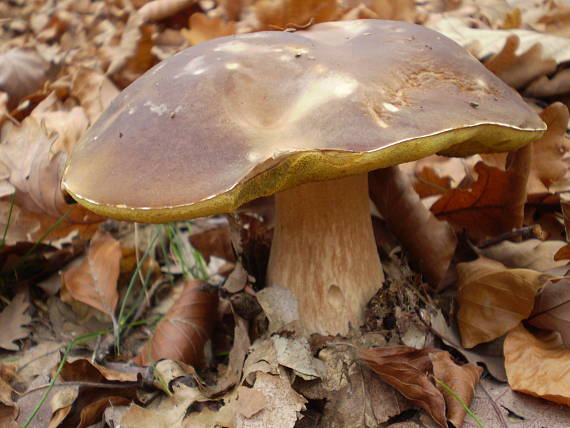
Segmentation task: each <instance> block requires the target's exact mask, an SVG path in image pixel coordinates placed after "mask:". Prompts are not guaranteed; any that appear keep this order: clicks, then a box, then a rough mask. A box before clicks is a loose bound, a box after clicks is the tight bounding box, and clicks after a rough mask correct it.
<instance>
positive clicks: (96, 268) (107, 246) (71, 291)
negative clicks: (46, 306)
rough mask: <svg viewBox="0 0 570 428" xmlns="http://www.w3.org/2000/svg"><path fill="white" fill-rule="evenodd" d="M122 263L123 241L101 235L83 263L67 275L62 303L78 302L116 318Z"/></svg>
mask: <svg viewBox="0 0 570 428" xmlns="http://www.w3.org/2000/svg"><path fill="white" fill-rule="evenodd" d="M120 260H121V247H120V244H119V241H117V240H116V239H114V238H113V237H112V236H111V235H110V234H109V233H107V232H97V233H96V234H95V236H93V238H92V239H91V243H90V245H89V250H88V251H87V256H86V257H85V259H84V260H83V262H82V263H81V264H78V265H75V266H73V267H71V268H70V269H69V270H67V271H66V272H64V273H63V275H62V281H63V285H62V299H63V300H66V301H68V302H71V301H73V300H78V301H80V302H83V303H85V304H87V305H89V306H92V307H94V308H95V309H98V310H99V311H101V312H103V313H105V314H107V315H109V316H110V317H111V318H114V316H115V308H116V307H117V303H118V301H119V293H118V291H117V280H118V279H119V270H120Z"/></svg>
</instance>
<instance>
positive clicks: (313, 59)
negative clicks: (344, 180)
mask: <svg viewBox="0 0 570 428" xmlns="http://www.w3.org/2000/svg"><path fill="white" fill-rule="evenodd" d="M544 130H545V125H544V123H543V122H542V121H541V119H540V118H539V116H538V115H537V114H536V113H535V112H534V111H533V110H532V109H531V108H529V107H528V106H527V105H526V104H525V102H524V101H523V100H522V99H521V97H520V96H519V95H518V94H517V93H516V92H515V91H513V90H512V89H511V88H509V87H508V86H507V85H505V84H504V83H503V82H502V81H500V80H499V79H498V78H497V77H495V76H494V75H493V74H492V73H490V72H489V71H488V70H487V69H485V67H484V66H482V65H481V64H480V63H479V62H478V61H477V60H476V59H475V58H473V57H472V56H471V55H470V54H469V53H467V52H466V51H465V50H464V49H463V48H461V47H460V46H459V45H457V44H456V43H455V42H453V41H451V40H449V39H448V38H446V37H445V36H443V35H441V34H439V33H437V32H435V31H432V30H429V29H427V28H424V27H421V26H418V25H414V24H408V23H404V22H396V21H381V20H362V21H345V22H333V23H324V24H318V25H315V26H313V27H311V29H310V30H308V31H297V32H276V31H273V32H259V33H251V34H244V35H238V36H230V37H224V38H221V39H215V40H212V41H210V42H206V43H202V44H200V45H198V46H195V47H192V48H189V49H186V50H184V51H182V52H180V53H178V54H177V55H175V56H173V57H171V58H169V59H167V60H165V61H163V62H161V63H160V64H158V65H157V66H155V67H154V68H152V69H151V70H149V71H148V72H147V73H146V74H145V75H144V76H143V77H141V78H140V79H138V80H137V81H135V82H134V83H133V84H132V85H131V86H129V87H128V88H127V89H125V90H124V91H123V92H122V93H121V94H120V95H119V96H118V97H117V98H116V99H115V100H114V101H113V103H112V104H111V106H110V107H109V108H108V110H106V111H105V112H104V114H103V115H102V116H101V118H100V119H99V120H98V121H97V123H96V124H95V125H94V126H93V127H92V128H91V129H90V130H89V131H88V132H87V134H86V135H85V136H84V138H83V139H82V140H81V141H80V142H79V143H78V145H77V146H76V148H75V151H74V152H73V154H72V155H71V157H70V159H69V161H68V164H67V167H66V172H65V177H64V181H63V185H64V187H65V189H66V190H67V191H68V192H69V193H70V194H71V195H72V196H73V197H74V198H76V199H77V200H78V201H79V202H80V203H82V204H84V205H86V206H87V207H88V208H90V209H92V210H93V211H95V212H97V213H98V214H101V215H105V216H109V217H116V218H121V219H126V220H133V221H142V222H167V221H173V220H179V219H185V218H195V217H201V216H206V215H211V214H216V213H222V212H230V211H232V210H234V209H235V208H237V207H239V206H240V205H242V204H244V203H246V202H248V201H250V200H252V199H255V198H257V197H260V196H267V195H270V194H273V193H275V192H279V191H281V190H284V189H287V188H290V187H293V186H296V185H299V184H302V183H305V182H310V181H317V180H326V179H332V178H337V177H342V176H346V175H351V174H357V173H362V172H366V171H370V170H373V169H377V168H383V167H388V166H392V165H396V164H399V163H403V162H408V161H413V160H416V159H419V158H422V157H424V156H427V155H430V154H433V153H442V154H446V155H459V156H463V155H469V154H473V153H484V152H485V153H487V152H497V151H507V150H512V149H516V148H518V147H520V146H523V145H525V144H527V143H529V142H531V141H533V140H535V139H537V138H538V137H540V135H541V134H542V133H543V131H544Z"/></svg>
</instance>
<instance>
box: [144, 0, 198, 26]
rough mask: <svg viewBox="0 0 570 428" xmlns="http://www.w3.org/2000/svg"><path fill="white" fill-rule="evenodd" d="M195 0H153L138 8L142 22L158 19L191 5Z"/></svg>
mask: <svg viewBox="0 0 570 428" xmlns="http://www.w3.org/2000/svg"><path fill="white" fill-rule="evenodd" d="M194 1H195V0H153V1H149V2H148V3H146V4H145V5H144V6H143V7H141V8H140V9H139V10H138V12H137V13H138V15H140V16H141V18H142V19H143V21H144V22H148V21H160V20H161V19H165V18H168V17H169V16H172V15H175V14H177V13H178V12H180V11H182V10H184V9H187V8H188V7H190V6H192V4H193V3H194Z"/></svg>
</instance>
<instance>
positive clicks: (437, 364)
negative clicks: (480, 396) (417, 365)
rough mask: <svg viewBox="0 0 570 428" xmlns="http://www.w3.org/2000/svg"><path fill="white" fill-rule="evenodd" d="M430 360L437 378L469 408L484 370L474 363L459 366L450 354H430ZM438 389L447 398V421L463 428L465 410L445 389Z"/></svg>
mask: <svg viewBox="0 0 570 428" xmlns="http://www.w3.org/2000/svg"><path fill="white" fill-rule="evenodd" d="M430 358H431V362H432V364H433V374H434V376H435V378H436V379H437V380H439V381H441V382H443V383H444V384H446V385H447V386H448V387H449V388H450V389H451V390H452V391H453V392H455V393H456V394H457V395H458V396H459V397H461V399H462V400H463V402H464V403H465V404H467V406H469V405H470V404H471V400H473V397H474V396H475V387H476V386H477V384H478V383H479V379H480V378H481V374H482V373H483V369H482V368H481V367H479V366H477V365H475V364H473V363H469V364H465V365H464V366H459V365H457V364H455V363H454V362H453V360H452V359H451V355H449V352H434V353H432V354H430ZM438 387H439V389H440V391H441V392H442V394H443V398H445V404H446V407H447V419H448V420H449V421H451V422H452V423H453V426H456V427H460V426H462V425H463V419H465V414H466V412H465V409H464V408H463V406H462V405H461V403H459V402H458V401H457V399H456V398H455V397H454V396H453V395H452V394H451V393H449V392H448V391H447V390H446V389H445V388H443V387H441V386H440V385H438Z"/></svg>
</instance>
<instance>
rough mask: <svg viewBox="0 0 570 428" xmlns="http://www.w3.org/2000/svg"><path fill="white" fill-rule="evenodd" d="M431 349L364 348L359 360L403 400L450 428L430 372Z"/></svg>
mask: <svg viewBox="0 0 570 428" xmlns="http://www.w3.org/2000/svg"><path fill="white" fill-rule="evenodd" d="M431 352H433V350H430V349H420V350H418V349H414V348H411V347H408V346H390V347H385V348H374V349H361V350H359V351H358V357H359V358H360V359H362V360H363V361H364V362H365V363H366V365H367V366H368V367H370V369H371V370H372V371H373V372H374V373H376V374H377V375H378V376H380V377H381V378H382V380H383V381H384V382H386V383H389V384H390V385H392V386H393V387H394V388H396V389H397V390H398V391H399V392H400V393H401V394H402V395H403V396H404V397H406V398H407V399H409V400H410V401H411V402H412V403H414V404H415V405H417V406H419V407H421V408H422V409H424V410H425V411H426V412H427V413H428V414H429V415H430V416H431V417H432V418H433V420H434V421H435V422H436V423H437V424H438V425H439V426H441V427H444V428H445V427H447V422H446V416H445V401H444V399H443V395H442V394H441V392H439V390H438V389H437V388H436V387H435V386H434V384H433V383H432V382H431V380H430V379H429V377H428V375H427V373H430V372H432V363H431V360H430V356H429V355H430V353H431Z"/></svg>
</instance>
